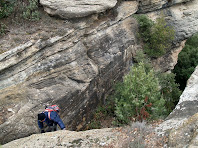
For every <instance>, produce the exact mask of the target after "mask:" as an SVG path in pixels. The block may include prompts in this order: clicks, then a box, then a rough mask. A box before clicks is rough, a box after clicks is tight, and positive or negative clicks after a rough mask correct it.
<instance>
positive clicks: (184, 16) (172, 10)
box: [148, 0, 198, 46]
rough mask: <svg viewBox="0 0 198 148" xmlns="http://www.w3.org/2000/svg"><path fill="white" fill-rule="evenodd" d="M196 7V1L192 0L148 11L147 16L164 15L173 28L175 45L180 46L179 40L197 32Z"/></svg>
mask: <svg viewBox="0 0 198 148" xmlns="http://www.w3.org/2000/svg"><path fill="white" fill-rule="evenodd" d="M197 7H198V1H197V0H192V1H190V2H187V3H185V4H180V5H174V6H172V7H169V8H166V9H162V10H159V11H154V12H151V13H148V16H149V17H150V18H151V19H153V20H155V19H156V18H157V17H159V16H164V17H165V19H166V20H167V23H168V25H170V26H173V29H174V30H175V38H176V39H175V44H176V46H180V45H179V44H180V42H181V41H184V40H186V39H187V38H189V37H191V36H192V35H193V34H194V33H196V32H198V20H197V18H198V11H197ZM178 43H179V44H178ZM177 44H178V45H177Z"/></svg>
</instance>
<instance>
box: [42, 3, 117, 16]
mask: <svg viewBox="0 0 198 148" xmlns="http://www.w3.org/2000/svg"><path fill="white" fill-rule="evenodd" d="M116 3H117V0H108V1H106V0H91V1H90V0H72V1H71V0H40V4H41V5H43V6H44V10H45V11H46V12H47V13H48V14H50V15H56V16H59V17H61V18H63V19H68V18H78V17H85V16H88V15H90V14H94V13H99V12H104V11H105V10H107V9H111V8H113V7H114V6H115V5H116Z"/></svg>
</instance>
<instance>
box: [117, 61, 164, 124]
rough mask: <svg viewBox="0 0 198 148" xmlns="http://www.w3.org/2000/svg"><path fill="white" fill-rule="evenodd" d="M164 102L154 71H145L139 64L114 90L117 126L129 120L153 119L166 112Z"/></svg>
mask: <svg viewBox="0 0 198 148" xmlns="http://www.w3.org/2000/svg"><path fill="white" fill-rule="evenodd" d="M164 104H165V100H164V99H163V98H162V97H161V95H160V89H159V82H158V79H157V78H156V77H155V74H154V71H153V70H150V71H149V72H148V73H146V71H145V67H144V64H143V63H142V62H140V63H139V64H138V65H137V66H135V67H133V68H132V69H131V71H130V72H129V74H127V75H126V76H125V77H124V80H123V83H120V84H118V85H117V86H116V89H115V106H116V107H115V115H116V119H117V121H118V124H127V123H129V121H130V118H132V117H136V118H137V119H140V120H143V119H145V118H155V117H159V116H163V114H164V113H165V112H166V109H165V107H164Z"/></svg>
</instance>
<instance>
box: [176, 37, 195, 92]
mask: <svg viewBox="0 0 198 148" xmlns="http://www.w3.org/2000/svg"><path fill="white" fill-rule="evenodd" d="M197 65H198V34H195V35H194V36H192V37H191V38H189V39H188V40H187V42H186V45H185V47H184V49H182V51H181V52H180V53H179V56H178V62H177V64H176V65H175V68H174V70H173V72H174V73H175V74H176V82H177V83H179V84H180V89H181V90H184V89H185V87H186V82H187V80H188V79H189V77H190V76H191V74H192V73H193V72H194V69H195V67H196V66H197Z"/></svg>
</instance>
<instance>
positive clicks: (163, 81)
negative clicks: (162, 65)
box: [157, 73, 182, 115]
mask: <svg viewBox="0 0 198 148" xmlns="http://www.w3.org/2000/svg"><path fill="white" fill-rule="evenodd" d="M157 76H158V78H159V82H160V87H161V89H160V92H161V95H162V97H163V98H164V100H165V107H166V109H167V115H168V114H169V113H171V112H172V110H173V109H174V108H175V105H177V103H178V101H179V98H180V95H181V93H182V92H181V90H180V89H179V84H177V83H176V82H175V74H173V73H170V74H168V73H158V74H157Z"/></svg>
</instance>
